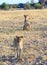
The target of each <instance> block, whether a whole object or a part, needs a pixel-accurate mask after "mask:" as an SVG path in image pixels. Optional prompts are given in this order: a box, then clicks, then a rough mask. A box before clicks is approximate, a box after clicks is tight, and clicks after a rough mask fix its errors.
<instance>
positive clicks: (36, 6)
mask: <svg viewBox="0 0 47 65" xmlns="http://www.w3.org/2000/svg"><path fill="white" fill-rule="evenodd" d="M34 7H35V9H41V8H42V5H41V4H40V3H35V4H34Z"/></svg>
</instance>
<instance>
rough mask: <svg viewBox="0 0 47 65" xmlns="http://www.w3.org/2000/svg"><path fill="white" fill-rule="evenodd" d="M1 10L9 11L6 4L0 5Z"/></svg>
mask: <svg viewBox="0 0 47 65" xmlns="http://www.w3.org/2000/svg"><path fill="white" fill-rule="evenodd" d="M1 9H4V10H7V9H9V5H8V4H6V3H2V5H1Z"/></svg>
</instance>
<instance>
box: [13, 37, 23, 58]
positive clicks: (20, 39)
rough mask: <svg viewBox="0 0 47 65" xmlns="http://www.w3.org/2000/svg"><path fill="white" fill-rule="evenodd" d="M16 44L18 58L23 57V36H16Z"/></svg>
mask: <svg viewBox="0 0 47 65" xmlns="http://www.w3.org/2000/svg"><path fill="white" fill-rule="evenodd" d="M14 46H15V48H16V51H17V59H22V53H23V36H16V38H14Z"/></svg>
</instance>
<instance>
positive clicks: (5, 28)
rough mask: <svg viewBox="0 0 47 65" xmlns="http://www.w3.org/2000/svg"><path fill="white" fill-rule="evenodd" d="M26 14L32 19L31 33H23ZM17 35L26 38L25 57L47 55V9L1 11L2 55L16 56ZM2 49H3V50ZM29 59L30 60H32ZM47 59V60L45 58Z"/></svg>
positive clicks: (0, 52)
mask: <svg viewBox="0 0 47 65" xmlns="http://www.w3.org/2000/svg"><path fill="white" fill-rule="evenodd" d="M24 14H26V15H28V16H29V17H30V20H29V22H30V23H31V30H30V31H23V30H22V27H23V22H24ZM16 35H23V36H24V56H29V55H30V54H31V56H30V57H32V56H33V59H35V58H36V57H38V56H39V55H44V54H46V53H47V51H46V49H45V47H46V46H47V9H42V10H15V11H1V10H0V55H3V53H4V54H6V55H11V54H14V51H13V50H12V49H13V48H11V47H10V45H12V44H13V39H14V37H15V36H16ZM5 45H6V46H5ZM1 48H2V49H1ZM30 57H29V58H30ZM45 59H46V58H45Z"/></svg>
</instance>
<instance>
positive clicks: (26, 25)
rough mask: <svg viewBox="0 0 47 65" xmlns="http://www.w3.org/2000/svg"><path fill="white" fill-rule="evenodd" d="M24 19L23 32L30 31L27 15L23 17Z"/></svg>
mask: <svg viewBox="0 0 47 65" xmlns="http://www.w3.org/2000/svg"><path fill="white" fill-rule="evenodd" d="M24 18H25V20H24V26H23V30H30V28H31V25H30V22H29V19H30V18H28V17H27V15H24Z"/></svg>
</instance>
